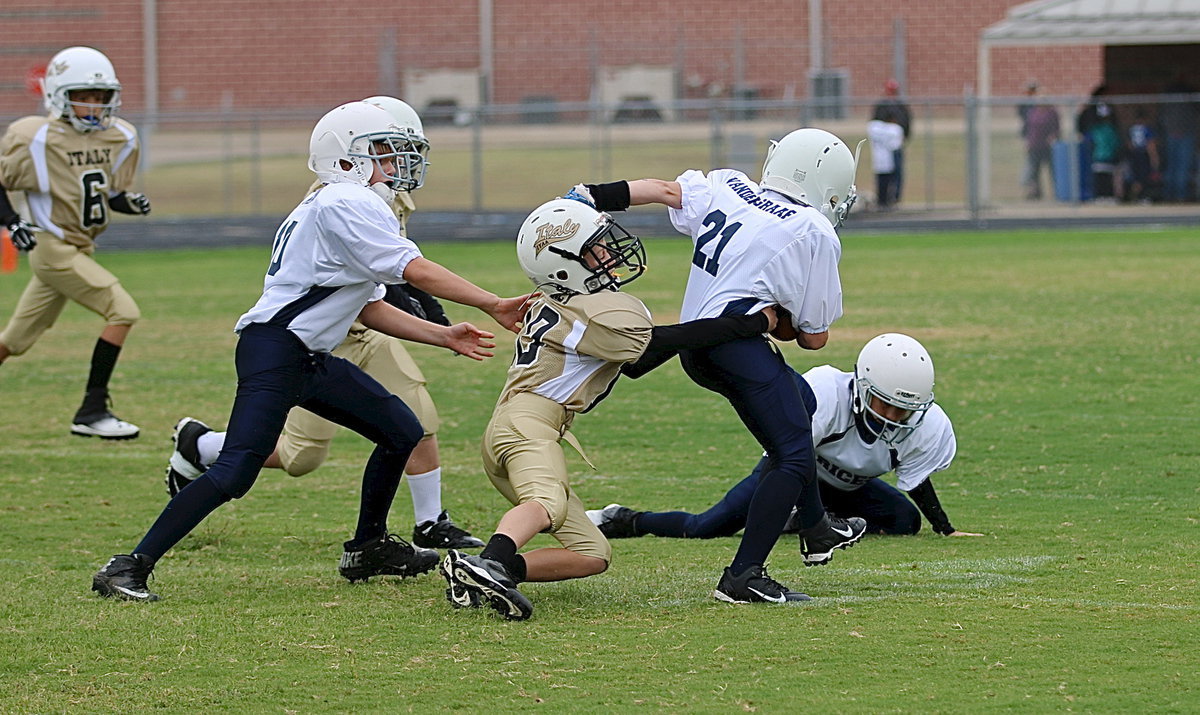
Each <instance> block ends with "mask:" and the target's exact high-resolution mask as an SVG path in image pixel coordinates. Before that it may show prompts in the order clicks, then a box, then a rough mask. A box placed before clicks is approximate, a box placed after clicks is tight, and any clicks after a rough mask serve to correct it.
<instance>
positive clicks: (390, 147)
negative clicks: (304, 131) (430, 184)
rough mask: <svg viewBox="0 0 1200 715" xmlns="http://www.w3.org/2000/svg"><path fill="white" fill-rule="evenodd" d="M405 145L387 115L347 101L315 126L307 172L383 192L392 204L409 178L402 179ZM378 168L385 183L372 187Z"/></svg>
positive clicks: (329, 180) (373, 107)
mask: <svg viewBox="0 0 1200 715" xmlns="http://www.w3.org/2000/svg"><path fill="white" fill-rule="evenodd" d="M406 145H407V140H406V139H405V133H404V132H403V131H402V130H401V129H400V127H398V126H396V120H395V119H393V118H392V115H391V114H389V113H388V112H387V111H386V110H384V109H382V108H380V107H378V106H376V105H374V104H368V103H366V102H348V103H346V104H343V105H341V106H338V107H334V108H333V109H331V110H330V111H329V112H328V113H327V114H326V115H325V116H323V117H321V119H320V121H318V122H317V125H316V126H315V127H313V133H312V138H311V139H310V140H309V143H308V149H309V156H308V168H309V169H310V170H311V171H312V172H313V173H315V174H316V175H317V178H318V179H319V180H320V181H322V182H323V183H326V184H338V183H351V184H358V185H360V186H366V187H369V188H371V189H372V190H373V191H376V190H377V189H382V191H381V192H380V191H377V193H380V196H382V197H383V198H384V200H386V201H390V200H391V195H390V194H392V193H393V192H395V191H399V190H400V187H401V186H402V185H403V184H404V182H405V181H406V179H407V178H408V177H407V175H402V172H404V167H405V165H406V160H405V159H404V158H403V155H404V154H405V153H406V149H405V146H406ZM347 165H348V166H347ZM375 167H379V170H380V173H382V174H383V176H384V178H385V181H383V182H377V183H376V185H375V186H372V185H371V177H372V176H373V175H374V173H375ZM385 193H386V194H389V195H388V196H384V194H385Z"/></svg>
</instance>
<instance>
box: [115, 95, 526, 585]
mask: <svg viewBox="0 0 1200 715" xmlns="http://www.w3.org/2000/svg"><path fill="white" fill-rule="evenodd" d="M404 141H405V138H404V133H403V132H402V131H401V129H400V128H399V127H398V126H397V125H396V124H395V120H394V119H393V118H392V116H391V115H390V114H388V113H387V112H386V111H385V110H383V109H380V108H379V107H376V106H373V105H370V104H367V103H365V102H350V103H349V104H343V105H341V106H339V107H336V108H335V109H333V110H332V111H330V112H329V113H327V114H326V115H325V116H324V117H322V118H321V120H320V121H319V122H317V125H316V127H314V129H313V133H312V138H311V140H310V142H309V151H310V154H309V168H310V169H311V170H312V171H313V172H314V173H316V174H317V177H318V178H320V179H321V180H322V181H323V182H324V183H325V184H327V185H326V186H325V188H323V189H321V190H320V191H317V192H316V193H313V194H311V195H309V196H308V197H306V198H305V199H304V200H303V201H302V202H300V205H299V206H297V207H296V208H295V209H293V210H292V212H291V214H289V215H288V217H287V218H286V219H284V221H283V223H282V224H281V225H280V227H279V230H278V231H277V233H276V235H275V242H274V245H273V246H272V249H271V256H270V264H269V266H268V268H267V274H266V277H265V279H264V281H263V294H262V296H261V297H260V298H259V299H258V301H257V302H256V303H255V304H254V306H253V307H252V308H251V309H250V310H249V311H247V312H246V313H245V314H244V315H242V317H241V318H240V319H239V320H238V322H237V325H236V326H235V328H234V329H235V331H236V332H237V333H238V344H237V350H236V353H235V357H234V362H235V366H236V368H237V375H238V386H237V394H236V397H235V398H234V403H233V410H232V413H231V414H230V417H229V423H228V424H229V430H228V432H227V434H226V439H225V446H224V449H222V450H221V455H220V457H218V458H217V461H216V462H215V463H214V464H213V465H212V467H211V468H209V469H208V471H206V472H205V473H204V474H203V475H201V476H200V477H199V478H197V479H196V480H194V481H193V482H191V483H190V484H188V485H187V486H186V487H185V488H184V489H183V490H181V491H180V492H179V493H178V494H176V495H175V497H174V498H173V499H171V501H170V502H168V503H167V505H166V507H165V508H164V509H163V511H162V513H161V514H160V515H159V517H158V519H157V520H156V521H155V522H154V524H153V525H152V526H151V527H150V530H149V531H148V532H147V533H146V535H145V536H144V537H143V538H142V540H141V543H139V544H138V545H137V547H135V548H134V549H133V550H132V551H131V552H130V553H128V554H117V555H116V556H113V557H112V558H111V559H110V560H109V561H108V563H107V564H105V565H104V566H103V567H102V568H101V569H100V570H99V571H98V572H97V573H96V574H95V576H93V578H92V590H94V591H96V592H97V593H99V594H100V595H101V596H108V597H116V598H122V599H126V600H133V601H155V600H158V596H157V595H155V594H154V593H151V592H150V590H149V588H148V586H147V584H146V580H147V579H148V578H149V576H150V574H151V572H152V571H153V569H154V567H155V564H156V563H157V562H158V561H159V559H161V558H162V556H163V555H164V554H166V552H167V551H168V550H170V549H171V547H173V546H174V545H175V544H177V543H179V541H180V540H181V539H183V538H184V537H185V536H187V535H188V534H189V533H190V532H191V531H192V530H193V529H195V528H196V527H197V526H199V524H200V522H202V521H203V520H204V519H205V517H207V516H208V515H209V514H211V513H212V512H213V511H215V510H216V509H217V508H218V507H220V506H221V505H223V504H225V503H226V502H228V501H230V500H232V499H237V498H240V497H242V496H244V495H245V494H246V493H247V492H248V491H249V490H250V488H251V487H253V486H254V482H255V480H256V479H257V478H258V474H259V471H260V470H261V469H262V467H263V462H264V460H266V458H267V455H269V454H270V453H271V451H272V450H273V449H275V444H276V440H277V439H278V438H279V434H280V431H281V430H282V429H283V423H284V420H286V419H287V415H288V411H289V410H290V409H291V408H293V407H295V406H297V405H299V406H303V407H304V408H305V409H307V410H310V411H312V412H313V413H315V414H318V415H320V416H322V417H325V418H326V419H329V420H332V421H334V422H336V423H338V424H340V425H343V426H345V427H349V428H351V429H353V430H354V431H356V432H358V433H359V434H361V435H363V436H364V437H366V438H367V439H370V440H371V441H372V442H374V443H375V445H376V446H375V450H374V451H373V452H372V453H371V456H370V458H369V459H368V460H367V464H366V466H365V468H364V469H363V478H362V491H361V495H360V502H359V514H358V524H357V527H356V529H355V532H354V536H353V537H352V538H351V539H350V540H349V541H347V542H346V543H345V545H344V553H343V554H342V560H341V564H342V566H341V568H340V570H341V573H342V575H343V576H345V577H346V578H350V579H359V578H369V577H371V576H375V575H408V574H409V573H410V572H411V563H412V556H413V549H412V546H410V545H408V544H407V543H404V542H403V541H401V540H399V539H397V538H395V537H394V536H393V535H391V534H390V533H389V532H388V527H387V520H388V512H389V511H390V510H391V506H392V500H393V499H394V498H395V495H396V489H397V487H398V486H399V485H400V477H401V475H402V474H403V471H404V465H405V463H406V462H407V461H408V458H409V456H410V455H411V454H412V450H413V447H414V446H415V445H416V444H417V442H418V441H419V440H420V439H421V435H422V433H423V430H422V429H421V424H420V422H418V421H417V418H416V416H415V415H413V412H412V410H411V409H409V408H408V406H406V405H405V404H404V403H403V402H402V401H401V400H400V399H399V398H398V397H396V396H395V395H393V394H391V393H389V392H388V391H387V390H386V389H384V388H383V387H382V386H381V385H380V384H379V383H378V382H377V381H375V380H374V379H372V378H371V377H370V376H369V375H367V374H366V373H365V372H363V371H362V369H361V368H359V367H358V366H357V365H354V364H352V363H350V362H349V361H347V360H343V359H341V358H336V357H333V356H332V355H330V353H329V351H330V350H332V349H333V348H335V347H337V346H338V345H339V344H340V343H341V342H342V340H344V339H345V337H346V332H347V330H348V329H349V327H350V324H351V323H352V322H353V321H354V320H355V318H356V317H357V318H358V319H359V320H361V321H362V323H363V324H364V325H366V326H367V327H369V328H372V329H374V330H378V331H380V332H382V333H385V334H387V335H391V336H393V337H398V338H404V339H406V340H415V341H418V342H423V343H428V344H430V345H439V346H442V347H446V348H449V349H451V350H453V351H455V352H457V353H460V354H463V355H467V356H469V357H472V358H474V359H477V360H482V359H484V358H487V357H490V356H491V355H492V353H491V352H489V350H488V348H491V347H493V345H494V344H493V343H492V342H490V340H489V338H491V337H492V335H491V334H490V333H487V332H484V331H482V330H479V329H478V328H476V327H475V326H473V325H471V324H469V323H459V324H458V325H455V326H452V327H445V326H441V325H435V324H433V323H430V322H427V321H424V320H420V319H419V318H415V317H413V316H411V315H409V314H407V313H405V312H403V311H401V310H399V309H397V308H395V307H393V306H391V305H388V304H387V303H386V302H385V301H383V300H382V298H383V293H384V288H383V286H384V285H387V284H394V283H400V282H402V281H403V279H404V273H405V269H406V267H407V266H409V265H410V264H411V263H413V262H414V261H416V260H419V258H420V255H421V252H420V250H419V249H418V248H417V247H416V245H415V244H413V243H412V242H411V241H409V240H408V239H407V238H405V237H403V236H402V235H401V234H400V225H399V222H398V221H397V220H396V216H395V214H394V213H392V210H391V208H390V207H389V206H388V201H390V200H391V198H392V195H393V192H394V191H395V190H396V188H397V186H398V185H399V184H400V182H401V181H402V180H403V179H404V176H405V174H406V173H407V171H406V164H405V163H404V162H403V156H402V155H403V146H404ZM527 298H528V296H520V297H519V298H513V299H508V301H506V304H508V305H510V307H511V309H510V311H509V312H510V313H511V315H509V316H507V318H508V319H511V320H513V321H514V322H515V321H519V320H520V316H521V315H523V306H524V304H525V301H526V300H527Z"/></svg>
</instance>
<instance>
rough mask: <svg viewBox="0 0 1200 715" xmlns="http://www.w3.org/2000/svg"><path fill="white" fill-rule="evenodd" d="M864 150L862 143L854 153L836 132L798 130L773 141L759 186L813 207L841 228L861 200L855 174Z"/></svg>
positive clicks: (834, 225)
mask: <svg viewBox="0 0 1200 715" xmlns="http://www.w3.org/2000/svg"><path fill="white" fill-rule="evenodd" d="M861 150H862V143H861V142H860V143H859V145H858V149H857V150H856V151H855V153H854V156H851V155H850V149H849V148H848V147H847V146H846V144H845V143H844V142H843V141H842V140H841V139H838V138H837V137H836V136H834V135H833V134H830V133H829V132H827V131H825V130H823V129H815V128H812V127H805V128H803V129H797V130H795V131H794V132H791V133H789V134H788V135H787V136H785V137H784V138H782V139H780V140H779V141H772V142H771V148H770V149H768V150H767V159H766V161H764V162H763V169H762V180H761V181H759V185H761V186H763V187H764V188H768V189H772V190H774V191H778V192H779V193H781V194H783V195H784V196H787V197H789V198H791V199H793V200H795V201H799V202H800V203H802V204H805V205H807V206H812V207H813V208H815V209H817V210H818V211H820V212H821V213H822V214H824V215H825V217H826V218H827V219H829V222H830V223H832V224H833V227H834V228H837V227H839V226H841V225H842V223H843V222H845V220H846V217H847V216H848V215H849V214H850V209H851V207H853V206H854V203H855V202H856V201H857V200H858V190H857V189H856V188H855V186H854V175H855V172H856V171H857V169H858V153H859V151H861Z"/></svg>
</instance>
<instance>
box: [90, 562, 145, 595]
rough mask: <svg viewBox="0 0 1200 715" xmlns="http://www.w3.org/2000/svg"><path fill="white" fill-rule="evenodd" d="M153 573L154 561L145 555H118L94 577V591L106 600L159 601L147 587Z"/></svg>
mask: <svg viewBox="0 0 1200 715" xmlns="http://www.w3.org/2000/svg"><path fill="white" fill-rule="evenodd" d="M153 571H154V561H153V560H152V559H151V558H150V557H149V556H146V555H145V554H117V555H116V556H114V557H112V558H111V559H109V560H108V563H106V564H104V568H102V569H100V570H99V571H97V572H96V575H95V576H92V590H93V591H95V592H96V593H98V594H100V595H101V596H104V597H105V598H119V599H122V600H125V601H157V600H158V594H154V593H151V592H150V587H149V586H147V585H146V579H148V578H150V574H151V572H153Z"/></svg>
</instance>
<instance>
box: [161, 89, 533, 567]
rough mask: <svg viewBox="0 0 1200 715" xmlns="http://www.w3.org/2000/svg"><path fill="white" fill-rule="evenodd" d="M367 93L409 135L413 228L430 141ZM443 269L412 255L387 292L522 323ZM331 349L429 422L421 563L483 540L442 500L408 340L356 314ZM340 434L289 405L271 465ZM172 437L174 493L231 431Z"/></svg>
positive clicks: (315, 449)
mask: <svg viewBox="0 0 1200 715" xmlns="http://www.w3.org/2000/svg"><path fill="white" fill-rule="evenodd" d="M363 101H364V102H367V103H368V104H374V105H375V106H377V107H380V108H382V109H385V110H387V111H388V112H389V113H390V114H391V115H392V118H393V119H394V120H396V125H397V126H398V127H399V128H400V129H401V131H402V132H403V133H404V135H405V143H404V145H403V147H402V149H403V151H402V153H401V156H400V157H398V159H399V160H400V161H402V162H403V163H404V165H405V167H406V170H405V171H404V172H402V173H403V174H404V179H403V180H402V182H401V184H400V185H399V187H398V188H397V190H396V191H395V192H394V196H393V197H392V199H391V207H392V212H393V213H395V214H396V218H397V219H398V220H399V221H400V230H401V232H403V233H404V235H405V236H407V235H408V234H407V231H406V225H407V221H408V217H409V216H410V215H412V213H413V211H415V210H416V205H415V204H414V203H413V199H412V192H414V191H416V190H417V189H419V188H421V186H422V185H423V184H424V181H425V171H426V166H427V164H428V160H427V154H428V152H429V141H428V140H427V139H426V138H425V129H424V127H423V125H422V123H421V118H420V117H419V116H418V115H417V112H416V111H415V110H414V109H413V108H412V107H410V106H409V105H408V103H407V102H404V101H402V100H399V99H397V98H395V97H387V96H375V97H368V98H367V99H364V100H363ZM322 186H324V184H323V183H322V182H321V180H320V179H317V182H316V183H315V184H313V186H312V187H310V188H309V193H312V192H314V191H317V190H319V189H320V188H321V187H322ZM422 269H424V270H422ZM439 269H440V267H439V266H437V265H436V264H434V263H432V262H431V261H427V260H425V259H424V258H421V259H416V260H414V261H411V262H409V264H408V266H407V267H406V268H405V272H404V277H405V279H406V280H408V281H409V282H408V283H405V284H402V285H390V286H387V288H386V291H387V292H386V293H385V295H384V298H383V299H384V300H385V301H387V302H388V303H391V304H392V305H394V306H396V307H397V308H400V309H401V310H403V311H405V312H407V313H412V314H413V315H415V316H417V317H418V318H422V319H424V320H429V321H431V322H434V323H438V324H439V325H450V320H449V319H448V318H447V317H446V313H445V311H444V310H442V306H441V304H440V303H438V301H437V299H436V298H434V297H433V296H432V295H430V294H429V293H427V292H426V291H424V290H421V288H419V287H417V285H416V283H420V284H421V285H424V286H426V287H428V288H429V290H431V291H435V292H437V293H438V295H441V296H443V297H446V298H447V299H449V300H453V301H455V302H459V303H463V304H464V305H470V306H472V307H476V308H479V309H480V310H482V311H484V312H485V313H488V314H489V315H492V316H493V317H494V318H495V319H496V320H497V321H499V322H501V324H502V325H504V327H505V328H508V329H509V330H513V331H514V332H515V331H516V323H513V322H508V320H509V318H507V317H506V316H505V315H504V314H503V313H502V312H499V311H498V309H501V310H502V309H503V306H504V301H502V300H501V299H500V298H499V297H498V296H496V295H495V294H493V293H490V292H488V291H485V290H483V289H482V288H479V287H477V286H475V285H474V284H472V283H471V282H469V281H467V280H465V279H462V278H459V277H458V276H455V275H454V274H452V273H449V272H447V271H443V270H439ZM332 354H333V355H334V356H335V357H340V358H345V359H346V360H349V361H350V362H352V363H354V364H355V365H358V366H359V367H361V368H362V369H363V371H364V372H366V373H367V374H368V375H370V376H371V377H373V378H375V379H376V380H378V381H379V384H381V385H383V386H384V387H385V388H386V389H387V390H388V392H391V393H392V394H394V395H396V396H397V397H399V398H400V399H401V400H403V401H404V404H406V405H408V406H409V408H410V409H412V411H413V412H414V413H415V414H416V416H417V419H418V420H420V422H421V427H422V428H423V429H424V430H425V435H424V437H422V438H421V441H420V442H418V443H417V446H416V447H415V448H414V449H413V453H412V456H411V457H409V460H408V463H407V464H405V465H404V473H405V477H406V479H405V480H404V481H405V482H407V483H408V490H409V494H410V495H411V496H412V503H413V515H414V516H415V520H416V526H415V527H414V528H413V532H412V543H413V544H414V545H416V546H418V547H424V548H422V549H418V550H417V552H416V556H414V558H415V559H418V560H419V561H420V563H419V564H417V566H416V567H415V568H416V570H419V571H427V570H429V569H432V568H433V567H434V566H435V565H436V564H437V561H438V555H437V554H436V553H434V552H432V551H428V549H473V548H479V547H481V546H483V542H482V541H480V540H479V539H477V538H475V537H474V536H472V535H471V534H470V533H469V532H468V531H466V530H465V529H463V528H461V527H459V526H458V525H457V524H455V523H454V521H453V520H452V519H451V518H450V515H449V513H448V512H447V511H446V510H445V509H443V508H442V463H441V455H440V453H439V450H438V439H437V432H438V428H439V427H440V426H441V418H440V416H439V415H438V411H437V406H436V405H435V404H434V402H433V397H432V396H431V395H430V394H429V390H428V389H426V386H425V385H426V383H425V375H424V374H423V373H422V372H421V369H420V368H419V367H418V366H417V363H416V361H414V360H413V358H412V356H411V355H410V354H409V352H408V350H407V349H406V348H405V347H404V341H402V340H397V339H395V338H392V337H390V336H387V335H383V334H382V333H380V332H378V331H375V330H370V329H368V328H367V327H366V326H365V325H363V324H362V323H360V322H359V321H355V322H354V323H353V324H352V325H351V326H350V331H349V333H347V335H346V339H345V340H343V341H342V344H341V345H339V346H337V347H336V348H334V349H333V353H332ZM336 434H337V425H335V424H333V423H332V422H330V421H329V420H326V419H323V418H321V417H318V416H317V415H315V414H313V413H312V412H309V411H308V410H306V409H303V408H296V409H294V410H292V411H291V412H290V413H288V419H287V422H285V423H284V425H283V434H282V435H280V437H279V443H278V444H277V445H276V447H275V451H274V452H272V453H271V455H270V456H268V457H267V461H266V462H265V463H264V466H266V467H268V468H274V469H282V470H284V471H285V472H287V473H288V474H289V475H291V476H293V477H300V476H304V475H305V474H308V473H309V472H312V471H313V470H315V469H316V468H317V467H319V466H321V465H322V464H323V463H324V462H325V459H326V458H327V457H328V456H329V447H330V444H331V443H332V442H333V438H334V436H335V435H336ZM172 441H173V442H174V443H175V449H174V452H173V453H172V455H171V459H170V462H169V463H168V465H167V492H168V493H169V494H170V495H171V496H175V494H176V493H177V492H178V491H179V490H180V489H183V487H184V486H186V485H187V483H188V482H190V481H191V480H193V479H195V478H196V477H198V476H200V475H201V474H203V473H204V471H205V470H206V469H208V467H209V466H211V465H212V463H213V462H215V461H216V459H217V455H218V454H220V452H221V448H222V445H223V444H224V441H225V433H224V432H216V431H214V430H212V429H211V428H210V427H209V426H208V425H206V424H204V423H203V422H201V421H199V420H197V419H194V418H191V417H184V418H183V419H181V420H179V422H178V423H177V424H176V425H175V431H174V433H173V435H172Z"/></svg>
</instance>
